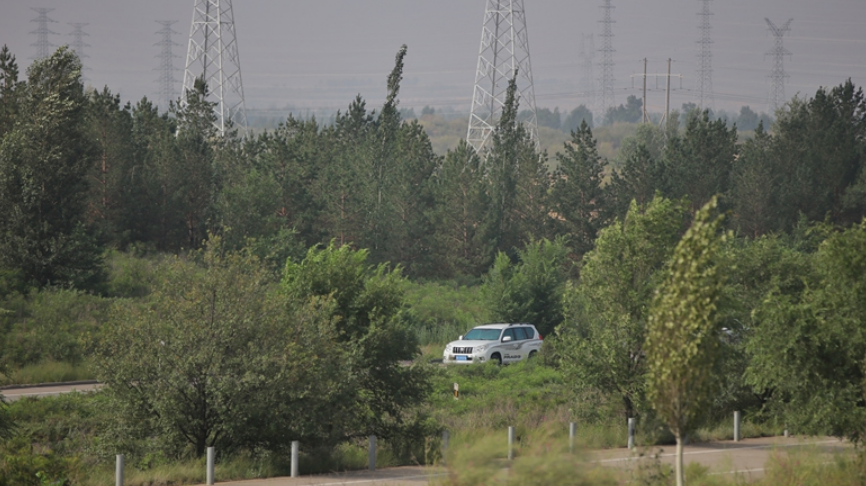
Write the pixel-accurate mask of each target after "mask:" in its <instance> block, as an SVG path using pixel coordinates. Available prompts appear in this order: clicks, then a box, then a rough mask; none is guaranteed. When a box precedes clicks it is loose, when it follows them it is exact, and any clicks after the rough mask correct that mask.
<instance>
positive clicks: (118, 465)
mask: <svg viewBox="0 0 866 486" xmlns="http://www.w3.org/2000/svg"><path fill="white" fill-rule="evenodd" d="M114 485H115V486H123V454H118V455H117V458H116V459H115V463H114Z"/></svg>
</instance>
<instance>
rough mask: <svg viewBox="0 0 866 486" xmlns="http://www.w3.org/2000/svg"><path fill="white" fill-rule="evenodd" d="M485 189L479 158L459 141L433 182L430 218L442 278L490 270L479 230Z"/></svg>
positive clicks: (482, 219)
mask: <svg viewBox="0 0 866 486" xmlns="http://www.w3.org/2000/svg"><path fill="white" fill-rule="evenodd" d="M486 189H487V186H486V182H485V180H484V167H483V165H482V162H481V158H480V157H479V156H478V154H477V153H475V150H474V149H473V148H472V147H471V146H470V145H469V144H468V143H466V140H464V139H461V140H460V141H459V142H458V144H457V147H456V148H455V149H453V150H449V151H448V153H447V154H446V155H445V159H444V160H443V162H442V167H441V168H440V169H439V170H438V171H437V173H436V175H435V179H434V186H433V194H434V198H435V199H434V200H435V204H434V206H433V209H432V210H431V211H432V215H431V218H432V220H433V221H434V225H435V228H436V231H435V233H434V235H435V238H436V260H437V261H438V262H440V265H442V268H441V272H442V273H441V274H440V275H441V276H444V277H452V276H457V275H472V276H477V275H481V274H482V273H483V272H484V270H486V269H487V268H489V267H490V264H491V262H490V261H489V260H488V256H489V251H488V250H487V248H485V246H484V241H483V232H481V231H480V226H481V224H482V222H483V221H484V215H485V213H486V211H487V206H488V204H489V201H488V196H487V192H486Z"/></svg>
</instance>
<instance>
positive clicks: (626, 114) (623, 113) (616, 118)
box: [604, 95, 643, 125]
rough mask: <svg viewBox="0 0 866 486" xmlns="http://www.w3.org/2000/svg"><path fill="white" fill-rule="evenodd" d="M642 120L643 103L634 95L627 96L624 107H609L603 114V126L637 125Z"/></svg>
mask: <svg viewBox="0 0 866 486" xmlns="http://www.w3.org/2000/svg"><path fill="white" fill-rule="evenodd" d="M642 118H643V101H641V100H640V99H638V98H637V97H636V96H634V95H629V96H628V99H626V102H625V105H619V106H611V107H610V108H608V109H607V113H605V114H604V124H605V125H612V124H614V123H617V122H625V123H637V122H639V121H641V119H642Z"/></svg>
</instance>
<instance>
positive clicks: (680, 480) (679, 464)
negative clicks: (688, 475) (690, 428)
mask: <svg viewBox="0 0 866 486" xmlns="http://www.w3.org/2000/svg"><path fill="white" fill-rule="evenodd" d="M676 475H677V486H683V484H685V472H684V471H683V438H682V436H681V434H677V461H676Z"/></svg>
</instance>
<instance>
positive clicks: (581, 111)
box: [562, 105, 594, 133]
mask: <svg viewBox="0 0 866 486" xmlns="http://www.w3.org/2000/svg"><path fill="white" fill-rule="evenodd" d="M584 122H586V124H587V125H588V126H589V128H593V127H594V125H593V124H592V111H590V109H589V108H587V107H586V105H580V106H578V107H577V108H575V109H573V110H571V112H570V113H569V114H568V115H567V116H566V117H565V119H564V120H563V121H562V131H563V132H566V133H571V132H574V131H576V130H577V129H578V128H580V125H581V124H583V123H584Z"/></svg>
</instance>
